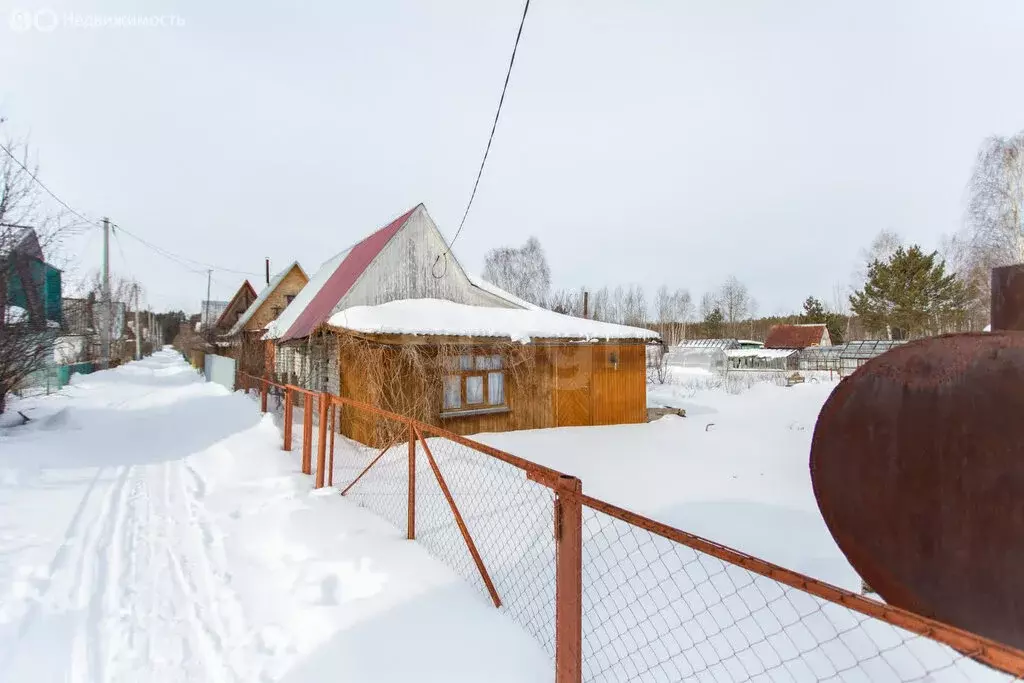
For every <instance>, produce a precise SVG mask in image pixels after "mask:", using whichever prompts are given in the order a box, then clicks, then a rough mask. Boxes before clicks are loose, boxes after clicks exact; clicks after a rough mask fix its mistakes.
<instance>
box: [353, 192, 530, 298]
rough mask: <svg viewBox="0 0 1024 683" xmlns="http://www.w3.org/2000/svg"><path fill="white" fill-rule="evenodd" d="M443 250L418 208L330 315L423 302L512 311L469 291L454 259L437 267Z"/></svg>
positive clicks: (433, 228)
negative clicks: (405, 301) (403, 301)
mask: <svg viewBox="0 0 1024 683" xmlns="http://www.w3.org/2000/svg"><path fill="white" fill-rule="evenodd" d="M447 248H448V247H447V244H446V243H445V241H444V238H443V237H441V233H440V232H438V230H437V226H436V225H434V222H433V221H432V220H431V218H430V216H429V215H428V214H427V211H426V209H424V208H423V206H422V205H421V206H419V207H418V208H417V209H416V210H415V211H414V212H413V214H412V215H411V216H410V217H409V219H408V221H406V224H405V225H404V226H403V227H402V229H401V230H399V231H398V232H397V233H396V234H395V236H394V237H392V238H391V240H390V241H389V242H388V243H387V245H386V246H385V247H384V248H383V249H382V250H381V252H380V253H379V254H378V255H377V257H376V258H375V259H374V260H373V262H372V263H370V265H369V266H367V268H366V270H365V271H364V272H363V274H362V275H360V276H359V279H358V280H356V282H355V284H354V285H352V288H351V289H350V290H349V291H348V292H347V293H346V294H345V296H343V297H342V298H341V300H340V301H339V302H338V303H337V304H336V305H335V307H334V309H333V312H334V313H337V312H338V311H341V310H344V309H345V308H349V307H350V306H373V305H377V304H383V303H387V302H389V301H397V300H400V299H425V298H432V299H447V300H448V301H454V302H456V303H460V304H469V305H473V306H490V307H492V308H512V307H513V306H512V305H511V304H509V303H508V302H506V301H505V300H504V299H500V298H498V297H496V296H494V295H493V294H490V293H488V292H485V291H483V290H481V289H479V288H477V287H474V286H473V284H472V283H471V282H470V281H469V278H468V277H466V273H465V272H464V271H463V270H462V267H461V266H460V265H459V264H458V261H456V260H455V258H454V257H453V256H451V255H449V256H448V258H447V259H445V258H442V259H441V260H440V262H438V261H437V257H438V256H439V255H441V254H444V253H445V251H446V250H447Z"/></svg>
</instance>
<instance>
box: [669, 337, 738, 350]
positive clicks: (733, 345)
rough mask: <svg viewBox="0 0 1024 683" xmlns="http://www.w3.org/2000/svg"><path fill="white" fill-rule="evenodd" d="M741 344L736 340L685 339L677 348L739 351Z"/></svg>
mask: <svg viewBox="0 0 1024 683" xmlns="http://www.w3.org/2000/svg"><path fill="white" fill-rule="evenodd" d="M739 346H740V343H739V342H738V341H736V340H735V339H685V340H683V341H681V342H679V343H678V344H676V348H678V349H680V350H683V349H702V348H704V349H706V348H710V349H738V348H739Z"/></svg>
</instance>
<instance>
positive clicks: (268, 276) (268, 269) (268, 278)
mask: <svg viewBox="0 0 1024 683" xmlns="http://www.w3.org/2000/svg"><path fill="white" fill-rule="evenodd" d="M266 271H267V284H268V285H269V284H270V259H269V258H268V259H267V262H266Z"/></svg>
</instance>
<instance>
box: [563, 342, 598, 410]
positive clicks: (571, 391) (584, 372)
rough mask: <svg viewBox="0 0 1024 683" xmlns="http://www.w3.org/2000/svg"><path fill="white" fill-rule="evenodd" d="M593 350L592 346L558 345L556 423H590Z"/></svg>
mask: <svg viewBox="0 0 1024 683" xmlns="http://www.w3.org/2000/svg"><path fill="white" fill-rule="evenodd" d="M592 358H593V354H592V353H591V349H590V347H589V346H573V347H563V348H559V349H558V353H557V355H556V357H555V426H556V427H581V426H585V425H590V424H591V422H592V420H591V415H590V379H591V374H592Z"/></svg>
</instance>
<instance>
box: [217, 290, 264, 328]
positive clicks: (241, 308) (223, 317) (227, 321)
mask: <svg viewBox="0 0 1024 683" xmlns="http://www.w3.org/2000/svg"><path fill="white" fill-rule="evenodd" d="M255 300H256V294H255V292H253V290H252V286H251V285H250V284H249V281H248V280H246V282H245V284H243V285H242V286H241V287H240V288H239V289H238V291H237V292H235V295H234V296H233V297H231V301H230V302H228V306H227V308H225V309H224V310H223V311H222V312H221V314H220V317H218V318H217V321H216V323H215V325H214V328H213V331H214V333H215V334H227V332H228V331H229V330H230V329H231V327H232V326H233V325H234V324H235V321H237V320H238V319H239V318H240V317H241V316H242V314H243V313H245V309H247V308H249V306H251V305H252V302H253V301H255Z"/></svg>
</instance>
